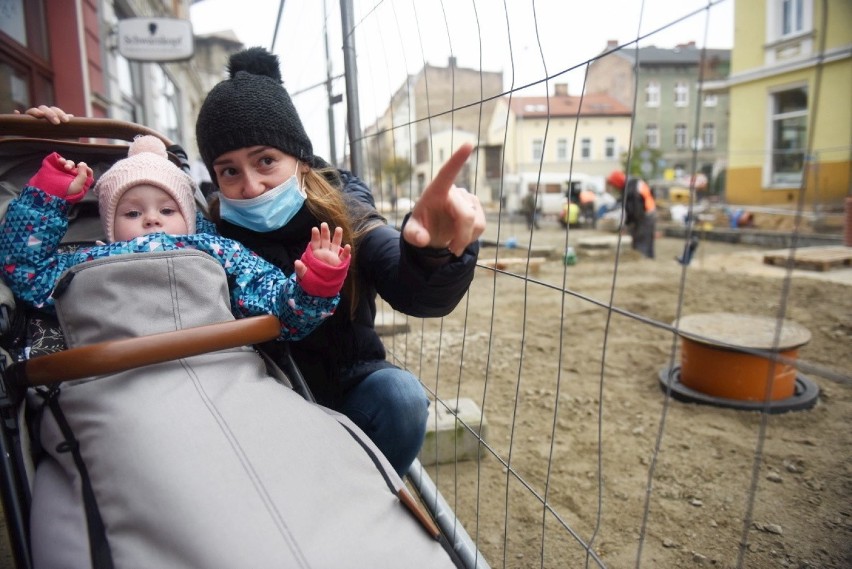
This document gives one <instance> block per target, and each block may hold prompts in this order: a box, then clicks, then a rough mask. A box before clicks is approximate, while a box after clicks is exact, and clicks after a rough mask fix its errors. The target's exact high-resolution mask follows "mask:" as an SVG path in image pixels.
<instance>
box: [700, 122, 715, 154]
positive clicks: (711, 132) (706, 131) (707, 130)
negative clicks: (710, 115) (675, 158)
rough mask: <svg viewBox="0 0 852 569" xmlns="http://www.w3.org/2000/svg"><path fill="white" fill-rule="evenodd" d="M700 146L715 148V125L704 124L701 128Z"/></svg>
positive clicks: (710, 123)
mask: <svg viewBox="0 0 852 569" xmlns="http://www.w3.org/2000/svg"><path fill="white" fill-rule="evenodd" d="M701 144H702V145H703V147H704V148H706V149H710V148H716V125H715V124H714V123H712V122H706V123H704V125H703V126H702V127H701Z"/></svg>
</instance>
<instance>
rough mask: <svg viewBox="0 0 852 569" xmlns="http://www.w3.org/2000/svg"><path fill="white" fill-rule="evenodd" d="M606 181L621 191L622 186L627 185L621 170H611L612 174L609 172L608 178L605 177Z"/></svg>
mask: <svg viewBox="0 0 852 569" xmlns="http://www.w3.org/2000/svg"><path fill="white" fill-rule="evenodd" d="M606 181H607V182H609V183H610V184H612V185H613V186H615V187H616V188H618V189H619V190H623V189H624V184H625V183H627V177H626V176H625V175H624V172H622V171H621V170H613V171H612V172H610V174H609V176H607V177H606Z"/></svg>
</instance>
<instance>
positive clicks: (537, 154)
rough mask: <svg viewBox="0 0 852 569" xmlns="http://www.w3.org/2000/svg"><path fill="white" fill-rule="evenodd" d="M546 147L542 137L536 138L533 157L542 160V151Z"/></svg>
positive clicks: (533, 144) (533, 143) (533, 142)
mask: <svg viewBox="0 0 852 569" xmlns="http://www.w3.org/2000/svg"><path fill="white" fill-rule="evenodd" d="M543 149H544V141H543V140H542V139H540V138H534V139H533V141H532V159H533V160H541V153H542V150H543Z"/></svg>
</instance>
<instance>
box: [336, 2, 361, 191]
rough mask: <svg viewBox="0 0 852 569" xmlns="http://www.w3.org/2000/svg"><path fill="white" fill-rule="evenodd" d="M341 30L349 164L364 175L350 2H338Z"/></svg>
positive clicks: (353, 170)
mask: <svg viewBox="0 0 852 569" xmlns="http://www.w3.org/2000/svg"><path fill="white" fill-rule="evenodd" d="M340 27H341V28H342V30H343V73H344V75H345V77H346V127H347V132H348V134H349V164H350V169H351V170H352V172H353V173H354V174H355V175H356V176H363V175H364V159H363V156H362V152H361V144H360V142H361V117H360V113H359V110H358V109H359V105H358V67H357V65H356V63H355V28H354V23H353V10H352V0H340Z"/></svg>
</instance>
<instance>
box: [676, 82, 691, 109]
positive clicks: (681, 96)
mask: <svg viewBox="0 0 852 569" xmlns="http://www.w3.org/2000/svg"><path fill="white" fill-rule="evenodd" d="M674 104H675V106H676V107H685V106H687V105H688V104H689V85H688V84H687V83H686V81H676V82H675V86H674Z"/></svg>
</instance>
